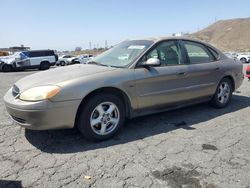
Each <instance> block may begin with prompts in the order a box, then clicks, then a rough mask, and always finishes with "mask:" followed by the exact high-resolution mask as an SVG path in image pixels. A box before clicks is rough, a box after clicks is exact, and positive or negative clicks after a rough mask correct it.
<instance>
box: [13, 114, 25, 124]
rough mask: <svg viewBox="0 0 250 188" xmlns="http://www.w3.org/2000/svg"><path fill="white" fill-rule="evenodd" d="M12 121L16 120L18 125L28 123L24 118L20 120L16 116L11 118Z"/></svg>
mask: <svg viewBox="0 0 250 188" xmlns="http://www.w3.org/2000/svg"><path fill="white" fill-rule="evenodd" d="M11 117H12V119H14V120H15V121H17V122H18V123H22V124H25V123H26V121H25V120H24V119H22V118H18V117H15V116H11Z"/></svg>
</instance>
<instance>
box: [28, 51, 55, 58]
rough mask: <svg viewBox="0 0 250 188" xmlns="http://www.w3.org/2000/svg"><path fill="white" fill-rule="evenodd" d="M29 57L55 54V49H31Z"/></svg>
mask: <svg viewBox="0 0 250 188" xmlns="http://www.w3.org/2000/svg"><path fill="white" fill-rule="evenodd" d="M27 53H29V57H43V56H54V55H55V53H54V51H51V50H46V51H29V52H27Z"/></svg>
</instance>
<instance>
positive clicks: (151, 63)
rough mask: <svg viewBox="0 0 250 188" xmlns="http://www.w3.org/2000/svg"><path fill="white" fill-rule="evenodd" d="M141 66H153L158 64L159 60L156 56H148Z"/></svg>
mask: <svg viewBox="0 0 250 188" xmlns="http://www.w3.org/2000/svg"><path fill="white" fill-rule="evenodd" d="M142 65H143V66H146V67H155V66H160V65H161V62H160V60H159V59H157V58H149V59H148V60H147V61H146V62H144V63H143V64H142Z"/></svg>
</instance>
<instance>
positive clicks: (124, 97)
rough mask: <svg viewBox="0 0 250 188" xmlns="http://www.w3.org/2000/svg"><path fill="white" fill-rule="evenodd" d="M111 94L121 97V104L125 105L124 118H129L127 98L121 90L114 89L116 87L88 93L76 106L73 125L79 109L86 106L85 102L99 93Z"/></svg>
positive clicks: (128, 100) (129, 109) (129, 108)
mask: <svg viewBox="0 0 250 188" xmlns="http://www.w3.org/2000/svg"><path fill="white" fill-rule="evenodd" d="M103 92H104V93H111V94H114V95H116V96H118V97H121V99H122V102H123V103H124V105H125V111H126V117H129V116H130V114H131V102H130V99H129V97H128V95H127V94H126V93H125V92H124V91H122V90H121V89H119V88H116V87H102V88H98V89H95V90H93V91H91V92H90V93H88V94H87V95H86V96H85V97H84V98H83V99H82V101H81V103H80V105H79V106H78V109H77V113H76V117H75V124H76V122H77V117H78V114H79V113H80V110H81V108H82V107H83V106H84V104H86V102H87V101H88V100H89V99H90V98H91V97H92V96H94V95H97V94H99V93H103Z"/></svg>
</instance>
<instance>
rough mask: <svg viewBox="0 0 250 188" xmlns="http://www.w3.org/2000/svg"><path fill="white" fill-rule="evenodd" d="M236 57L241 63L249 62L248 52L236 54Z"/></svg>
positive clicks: (249, 55) (249, 54)
mask: <svg viewBox="0 0 250 188" xmlns="http://www.w3.org/2000/svg"><path fill="white" fill-rule="evenodd" d="M237 59H238V60H240V61H241V62H242V63H250V53H242V54H238V56H237Z"/></svg>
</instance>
